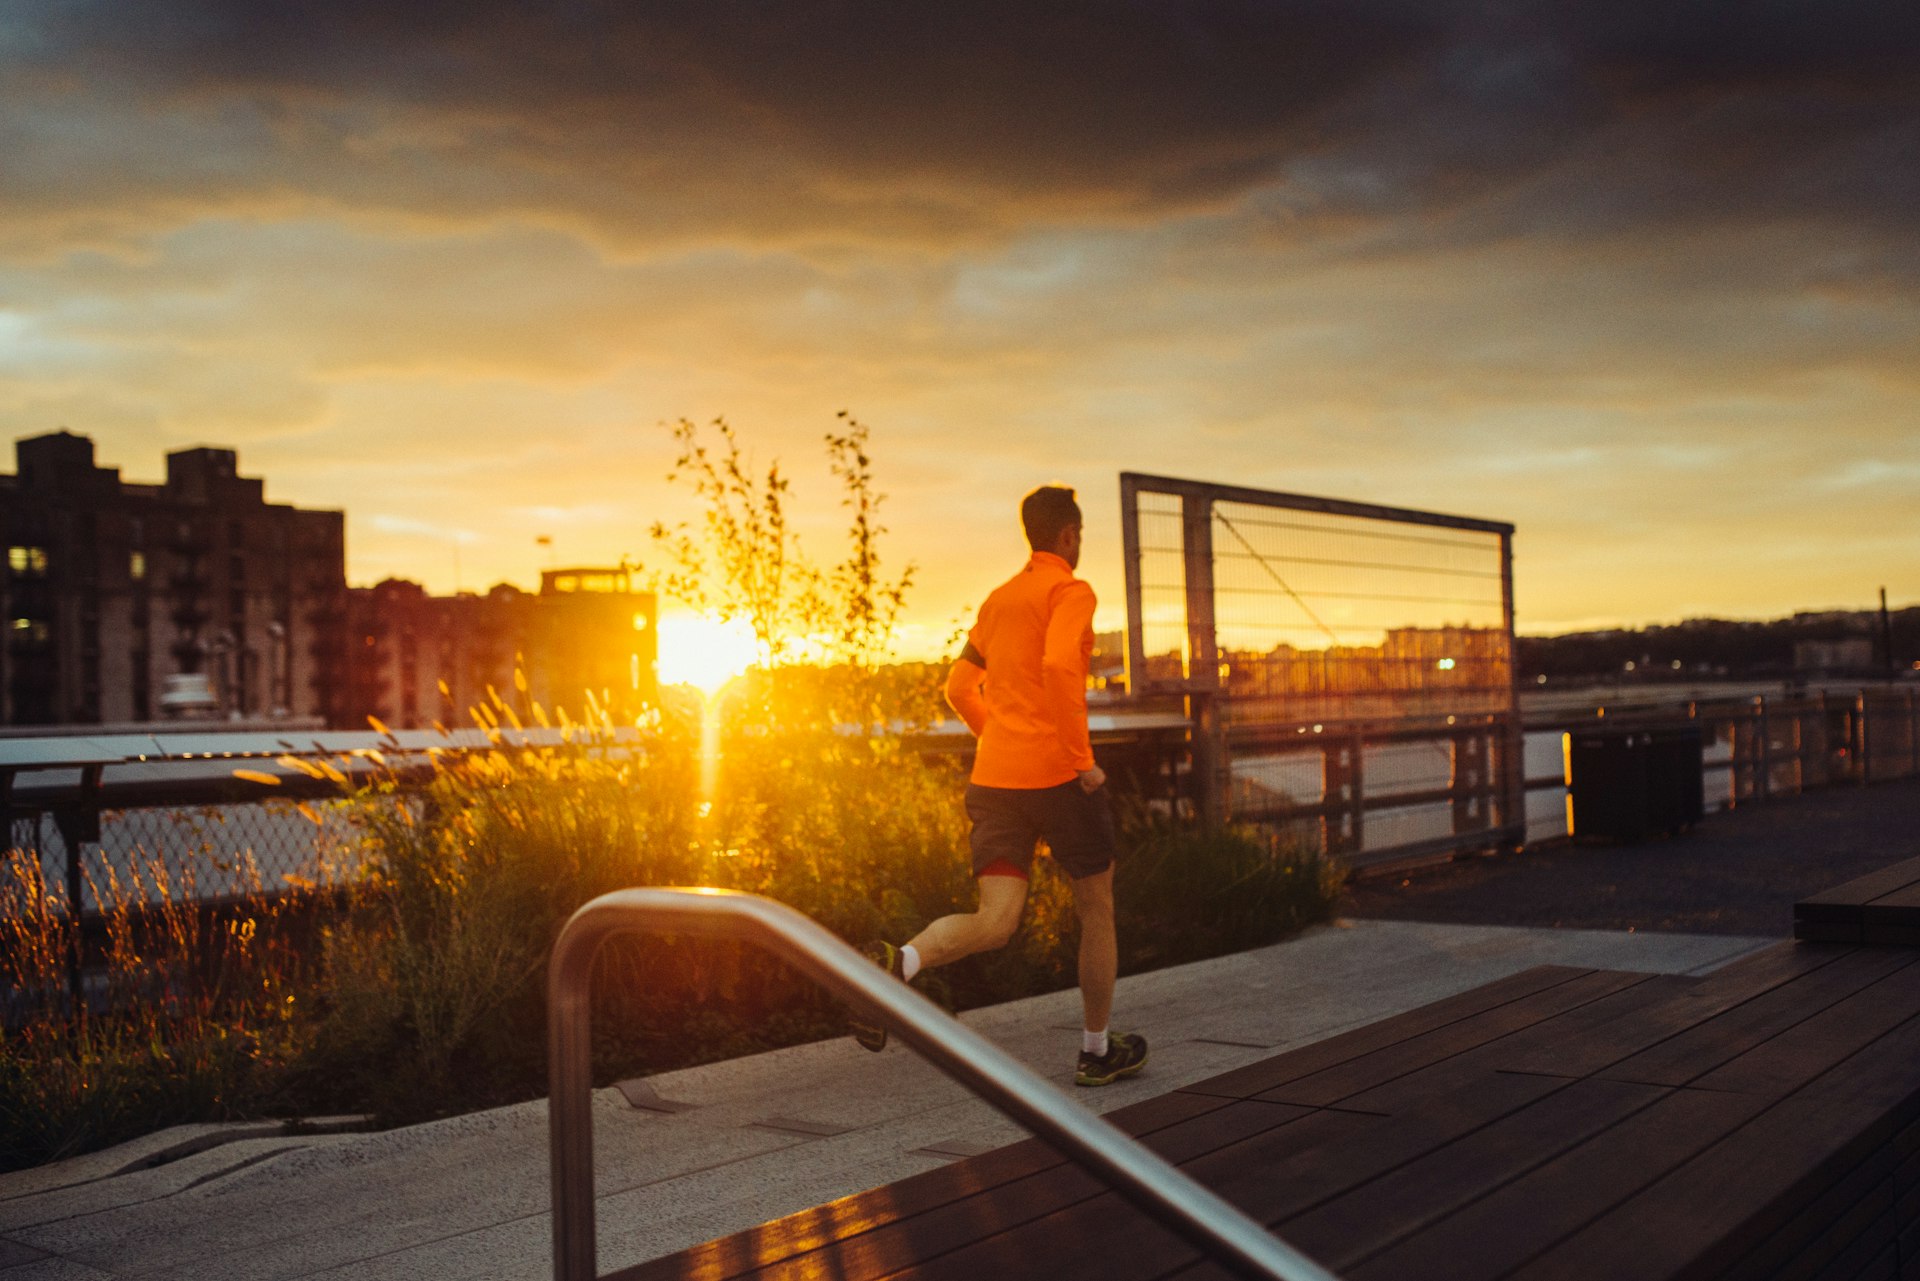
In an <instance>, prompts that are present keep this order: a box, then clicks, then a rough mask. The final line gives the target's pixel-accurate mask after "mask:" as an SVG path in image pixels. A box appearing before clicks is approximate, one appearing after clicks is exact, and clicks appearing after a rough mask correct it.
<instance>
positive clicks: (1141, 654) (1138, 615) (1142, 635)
mask: <svg viewBox="0 0 1920 1281" xmlns="http://www.w3.org/2000/svg"><path fill="white" fill-rule="evenodd" d="M1120 564H1121V567H1122V569H1123V571H1124V572H1125V575H1126V585H1127V586H1126V595H1127V696H1128V697H1129V698H1138V697H1139V696H1140V693H1141V689H1140V686H1141V683H1142V682H1143V681H1144V680H1145V679H1146V675H1147V635H1146V633H1147V616H1146V614H1145V612H1144V611H1143V608H1142V606H1141V594H1140V482H1139V481H1138V480H1136V479H1135V478H1134V477H1133V475H1132V474H1131V473H1130V472H1121V473H1120Z"/></svg>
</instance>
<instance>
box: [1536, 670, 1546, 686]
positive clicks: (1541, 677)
mask: <svg viewBox="0 0 1920 1281" xmlns="http://www.w3.org/2000/svg"><path fill="white" fill-rule="evenodd" d="M1533 683H1534V684H1535V685H1545V684H1546V683H1547V674H1546V673H1545V672H1542V673H1540V674H1539V675H1538V676H1536V677H1534V678H1533Z"/></svg>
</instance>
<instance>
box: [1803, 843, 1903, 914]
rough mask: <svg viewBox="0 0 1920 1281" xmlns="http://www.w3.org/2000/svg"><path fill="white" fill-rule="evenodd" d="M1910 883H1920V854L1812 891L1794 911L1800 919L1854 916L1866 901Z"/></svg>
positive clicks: (1895, 891)
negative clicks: (1814, 892) (1828, 888)
mask: <svg viewBox="0 0 1920 1281" xmlns="http://www.w3.org/2000/svg"><path fill="white" fill-rule="evenodd" d="M1910 885H1920V858H1910V859H1903V860H1902V861H1900V862H1898V863H1890V864H1888V865H1887V866H1886V867H1883V868H1880V869H1879V870H1878V871H1874V872H1868V873H1867V874H1866V875H1865V876H1857V877H1855V878H1854V879H1853V880H1851V881H1846V882H1843V883H1842V884H1839V885H1836V886H1834V887H1833V888H1832V889H1830V890H1821V891H1820V892H1819V893H1818V894H1809V895H1807V897H1805V898H1803V899H1801V900H1800V901H1799V902H1798V903H1795V904H1794V905H1793V914H1794V917H1795V918H1796V919H1804V920H1808V921H1846V920H1850V919H1852V913H1853V911H1854V910H1857V909H1858V908H1860V907H1861V906H1862V905H1864V904H1867V903H1870V902H1872V901H1873V900H1874V899H1877V898H1882V897H1885V896H1886V895H1888V894H1895V893H1898V892H1899V891H1901V890H1904V889H1906V888H1907V887H1908V886H1910Z"/></svg>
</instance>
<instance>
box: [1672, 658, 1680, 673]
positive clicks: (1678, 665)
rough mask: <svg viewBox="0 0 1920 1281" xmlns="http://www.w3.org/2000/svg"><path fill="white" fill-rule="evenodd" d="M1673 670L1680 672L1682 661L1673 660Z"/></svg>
mask: <svg viewBox="0 0 1920 1281" xmlns="http://www.w3.org/2000/svg"><path fill="white" fill-rule="evenodd" d="M1673 670H1674V671H1676V672H1677V671H1679V670H1680V660H1679V659H1677V658H1676V659H1674V660H1673Z"/></svg>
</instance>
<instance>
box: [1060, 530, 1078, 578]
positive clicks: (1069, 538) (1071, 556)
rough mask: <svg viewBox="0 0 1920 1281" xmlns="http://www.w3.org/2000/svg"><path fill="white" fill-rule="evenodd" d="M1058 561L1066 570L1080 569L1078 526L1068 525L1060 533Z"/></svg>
mask: <svg viewBox="0 0 1920 1281" xmlns="http://www.w3.org/2000/svg"><path fill="white" fill-rule="evenodd" d="M1060 559H1061V560H1064V561H1065V562H1067V568H1068V569H1078V568H1080V526H1078V525H1068V526H1067V527H1066V528H1065V529H1063V530H1061V531H1060Z"/></svg>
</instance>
